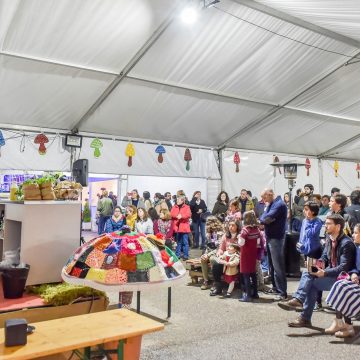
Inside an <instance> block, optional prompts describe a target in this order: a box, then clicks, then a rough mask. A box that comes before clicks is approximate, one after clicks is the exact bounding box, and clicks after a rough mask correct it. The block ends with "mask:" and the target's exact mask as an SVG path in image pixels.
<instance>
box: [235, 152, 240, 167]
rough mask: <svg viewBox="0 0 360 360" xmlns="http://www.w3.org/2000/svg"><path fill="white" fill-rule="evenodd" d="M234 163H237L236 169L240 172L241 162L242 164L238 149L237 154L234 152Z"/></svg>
mask: <svg viewBox="0 0 360 360" xmlns="http://www.w3.org/2000/svg"><path fill="white" fill-rule="evenodd" d="M234 164H236V169H235V171H236V172H239V171H240V168H239V164H240V156H239V153H238V152H237V151H236V152H235V154H234Z"/></svg>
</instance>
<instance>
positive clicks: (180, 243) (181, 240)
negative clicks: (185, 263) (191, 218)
mask: <svg viewBox="0 0 360 360" xmlns="http://www.w3.org/2000/svg"><path fill="white" fill-rule="evenodd" d="M175 238H176V242H177V245H176V251H175V253H176V256H177V257H178V258H180V256H181V249H182V251H183V254H184V258H189V234H188V233H176V234H175Z"/></svg>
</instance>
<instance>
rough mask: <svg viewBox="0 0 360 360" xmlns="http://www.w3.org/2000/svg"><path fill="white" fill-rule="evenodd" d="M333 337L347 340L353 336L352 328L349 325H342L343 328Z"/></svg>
mask: <svg viewBox="0 0 360 360" xmlns="http://www.w3.org/2000/svg"><path fill="white" fill-rule="evenodd" d="M335 336H336V337H338V338H349V337H354V336H355V330H354V327H353V326H352V325H351V324H346V323H345V324H344V328H343V329H342V330H340V331H337V332H336V333H335Z"/></svg>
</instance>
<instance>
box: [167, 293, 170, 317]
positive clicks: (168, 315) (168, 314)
mask: <svg viewBox="0 0 360 360" xmlns="http://www.w3.org/2000/svg"><path fill="white" fill-rule="evenodd" d="M170 317H171V286H169V287H168V313H167V318H168V319H169V318H170Z"/></svg>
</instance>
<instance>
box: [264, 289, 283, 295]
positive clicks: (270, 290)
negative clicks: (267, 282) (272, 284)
mask: <svg viewBox="0 0 360 360" xmlns="http://www.w3.org/2000/svg"><path fill="white" fill-rule="evenodd" d="M263 292H264V293H265V294H270V295H274V294H276V295H277V294H280V293H279V292H278V291H277V290H276V289H273V288H270V289H269V288H267V289H264V290H263Z"/></svg>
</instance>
